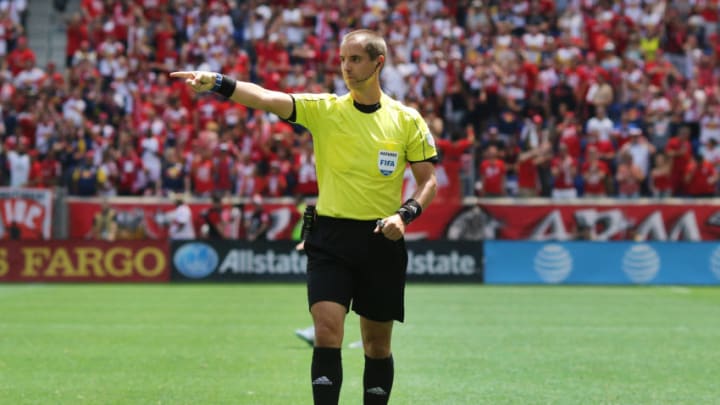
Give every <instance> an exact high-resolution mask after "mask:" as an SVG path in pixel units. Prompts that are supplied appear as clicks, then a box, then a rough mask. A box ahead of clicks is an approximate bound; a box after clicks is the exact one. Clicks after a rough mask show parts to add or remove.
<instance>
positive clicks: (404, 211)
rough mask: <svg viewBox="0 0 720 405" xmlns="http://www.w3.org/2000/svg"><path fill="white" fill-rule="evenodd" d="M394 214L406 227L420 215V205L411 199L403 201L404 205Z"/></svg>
mask: <svg viewBox="0 0 720 405" xmlns="http://www.w3.org/2000/svg"><path fill="white" fill-rule="evenodd" d="M395 213H396V214H398V215H400V218H402V221H403V222H404V223H405V225H407V224H409V223H410V222H412V221H414V220H415V218H417V217H419V216H420V214H422V205H420V203H419V202H417V201H415V200H414V199H412V198H411V199H409V200H407V201H405V204H403V205H402V207H400V209H398V210H397V211H395Z"/></svg>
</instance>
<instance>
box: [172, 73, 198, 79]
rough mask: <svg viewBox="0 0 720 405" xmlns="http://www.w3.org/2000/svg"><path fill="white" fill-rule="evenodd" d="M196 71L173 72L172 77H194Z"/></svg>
mask: <svg viewBox="0 0 720 405" xmlns="http://www.w3.org/2000/svg"><path fill="white" fill-rule="evenodd" d="M194 76H195V72H171V73H170V77H179V78H181V79H192V78H193V77H194Z"/></svg>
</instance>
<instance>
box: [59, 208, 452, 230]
mask: <svg viewBox="0 0 720 405" xmlns="http://www.w3.org/2000/svg"><path fill="white" fill-rule="evenodd" d="M188 205H189V206H190V210H191V211H192V213H193V218H194V222H195V231H196V235H200V233H199V230H200V227H201V226H202V224H203V220H202V215H201V213H202V212H203V211H204V210H206V209H207V208H208V207H210V205H209V204H207V203H192V202H191V203H189V204H188ZM110 206H111V207H112V208H113V210H115V212H116V213H117V214H118V229H119V231H118V233H119V236H118V239H125V240H127V239H166V238H167V236H168V234H167V226H166V224H168V222H169V221H168V212H170V211H172V210H173V209H174V208H175V207H174V205H172V204H170V203H169V202H167V203H166V202H153V201H135V202H126V201H123V200H122V199H119V198H117V199H112V200H111V201H110ZM100 207H101V205H100V202H99V200H81V199H71V200H69V201H68V210H69V217H70V221H69V222H70V223H69V227H70V229H69V235H70V238H78V239H84V238H88V237H90V236H91V234H92V232H91V231H92V223H93V217H94V216H95V214H96V213H97V212H99V211H100ZM263 208H264V210H265V211H266V212H268V213H269V214H270V217H271V218H272V221H271V226H270V230H269V232H268V239H270V240H290V239H291V238H292V231H293V228H294V227H295V225H296V224H297V223H298V221H300V219H301V213H300V212H299V211H298V209H297V207H296V206H295V205H294V204H291V203H267V204H265V205H263ZM461 208H462V205H461V204H460V203H459V202H457V203H452V204H450V203H446V204H433V205H432V206H431V207H430V208H429V209H427V210H426V213H424V214H423V215H422V216H420V218H418V219H417V220H416V221H414V222H413V223H412V224H411V225H410V226H409V227H408V230H407V239H412V240H417V239H443V238H444V235H445V228H446V226H447V224H449V223H450V220H451V219H452V218H453V216H455V215H457V213H458V212H459V211H460V209H461ZM198 238H199V236H198Z"/></svg>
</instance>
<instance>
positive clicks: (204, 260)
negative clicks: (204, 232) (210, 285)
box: [173, 242, 219, 279]
mask: <svg viewBox="0 0 720 405" xmlns="http://www.w3.org/2000/svg"><path fill="white" fill-rule="evenodd" d="M218 262H219V260H218V254H217V252H215V249H213V248H212V247H210V246H208V245H207V244H205V243H201V242H193V243H188V244H185V245H182V246H181V247H180V249H178V250H177V251H175V256H173V263H174V264H175V268H176V269H177V270H178V271H179V272H180V274H182V275H183V276H185V277H187V278H195V279H199V278H205V277H207V276H208V275H210V273H212V272H213V271H215V268H216V267H217V265H218Z"/></svg>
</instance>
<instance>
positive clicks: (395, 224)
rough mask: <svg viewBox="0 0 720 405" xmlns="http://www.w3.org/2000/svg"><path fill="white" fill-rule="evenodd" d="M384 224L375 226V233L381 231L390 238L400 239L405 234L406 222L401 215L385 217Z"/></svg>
mask: <svg viewBox="0 0 720 405" xmlns="http://www.w3.org/2000/svg"><path fill="white" fill-rule="evenodd" d="M382 221H383V226H382V227H380V225H377V226H375V230H374V231H373V232H375V233H381V232H382V234H383V235H385V237H386V238H388V239H390V240H399V239H400V238H402V237H403V235H404V234H405V223H404V222H403V221H402V218H400V215H398V214H394V215H390V216H389V217H387V218H383V220H382Z"/></svg>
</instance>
